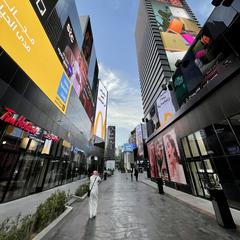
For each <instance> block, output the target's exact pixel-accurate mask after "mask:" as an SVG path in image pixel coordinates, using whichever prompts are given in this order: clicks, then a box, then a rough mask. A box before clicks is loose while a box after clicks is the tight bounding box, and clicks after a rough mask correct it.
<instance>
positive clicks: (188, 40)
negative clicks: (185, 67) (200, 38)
mask: <svg viewBox="0 0 240 240" xmlns="http://www.w3.org/2000/svg"><path fill="white" fill-rule="evenodd" d="M152 7H153V12H154V15H155V18H156V21H157V25H158V27H159V31H160V34H161V39H162V42H163V45H164V48H165V51H166V54H167V57H168V60H169V63H170V67H171V70H172V71H174V70H175V69H176V67H175V62H176V61H177V60H178V59H180V60H181V59H182V58H183V56H184V55H185V54H186V51H187V50H188V48H189V46H191V45H192V44H193V42H194V40H195V37H196V35H197V34H198V33H199V31H200V29H199V27H198V25H197V24H196V22H195V21H194V20H193V19H192V18H191V17H190V15H189V14H188V12H187V11H186V10H185V9H184V8H183V5H182V3H181V1H180V0H158V1H157V0H152Z"/></svg>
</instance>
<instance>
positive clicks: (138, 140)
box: [136, 124, 144, 157]
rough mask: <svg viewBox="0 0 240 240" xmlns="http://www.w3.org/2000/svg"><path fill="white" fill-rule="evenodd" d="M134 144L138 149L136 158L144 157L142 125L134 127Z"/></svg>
mask: <svg viewBox="0 0 240 240" xmlns="http://www.w3.org/2000/svg"><path fill="white" fill-rule="evenodd" d="M136 144H137V148H138V156H139V157H143V156H144V147H143V133H142V125H141V124H139V125H138V126H137V127H136Z"/></svg>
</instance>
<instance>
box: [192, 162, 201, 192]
mask: <svg viewBox="0 0 240 240" xmlns="http://www.w3.org/2000/svg"><path fill="white" fill-rule="evenodd" d="M189 164H190V169H191V174H192V177H193V178H194V183H195V187H196V192H197V193H198V195H199V196H202V197H203V196H204V193H203V190H202V185H201V182H200V179H199V176H198V171H197V168H196V165H195V162H191V163H189Z"/></svg>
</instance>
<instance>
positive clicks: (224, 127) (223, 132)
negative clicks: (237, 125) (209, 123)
mask: <svg viewBox="0 0 240 240" xmlns="http://www.w3.org/2000/svg"><path fill="white" fill-rule="evenodd" d="M214 128H215V130H216V133H217V135H218V137H219V139H220V142H221V144H222V147H223V149H224V151H225V153H226V154H230V155H232V154H239V153H240V147H239V145H238V143H237V140H236V138H235V136H234V134H233V132H232V130H231V128H230V126H229V124H228V122H227V121H226V120H224V121H222V122H221V123H219V124H214Z"/></svg>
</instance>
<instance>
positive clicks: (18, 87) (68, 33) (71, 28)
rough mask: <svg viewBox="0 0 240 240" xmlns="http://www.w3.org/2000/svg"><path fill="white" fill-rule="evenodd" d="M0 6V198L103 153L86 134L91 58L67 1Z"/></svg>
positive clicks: (60, 179)
mask: <svg viewBox="0 0 240 240" xmlns="http://www.w3.org/2000/svg"><path fill="white" fill-rule="evenodd" d="M1 11H2V12H4V13H5V14H4V16H5V15H6V16H7V17H6V18H1V20H0V26H1V27H0V29H1V30H0V31H1V32H0V36H1V37H0V46H1V47H0V66H1V67H0V103H1V104H0V202H7V201H11V200H14V199H17V198H21V197H24V196H27V195H29V194H32V193H36V192H39V191H44V190H47V189H50V188H53V187H57V186H59V185H63V184H65V183H70V182H73V181H76V180H78V179H81V178H83V177H85V176H86V174H87V163H86V158H87V157H88V156H91V155H94V156H98V157H101V158H103V149H101V148H98V147H95V146H93V145H91V144H90V141H89V140H90V139H91V134H92V133H91V130H92V125H93V122H94V115H95V104H96V101H94V99H93V95H94V94H96V93H94V94H93V92H92V90H93V89H92V87H91V83H92V82H94V81H96V80H94V79H98V76H97V74H98V71H96V68H97V66H96V65H97V60H96V55H95V53H94V50H92V49H94V47H93V46H92V44H93V39H92V40H91V39H90V40H88V38H87V37H86V31H87V30H85V29H84V30H82V28H81V24H80V21H79V16H78V12H77V9H76V6H75V2H74V1H73V0H70V1H65V0H59V1H58V0H54V1H48V2H47V1H36V0H31V1H27V0H26V1H25V0H24V1H21V3H20V2H19V3H16V4H15V6H14V7H11V6H10V3H8V1H5V4H3V5H2V8H1ZM8 18H9V21H10V22H9V21H6V19H8ZM89 24H90V22H89V19H88V21H87V27H86V29H89ZM90 29H91V27H90Z"/></svg>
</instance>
